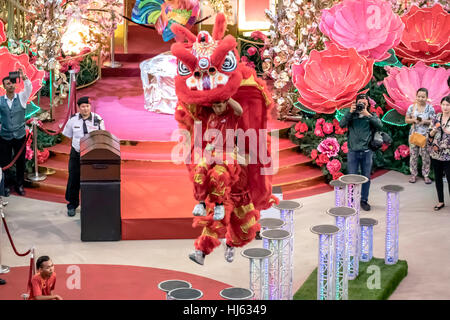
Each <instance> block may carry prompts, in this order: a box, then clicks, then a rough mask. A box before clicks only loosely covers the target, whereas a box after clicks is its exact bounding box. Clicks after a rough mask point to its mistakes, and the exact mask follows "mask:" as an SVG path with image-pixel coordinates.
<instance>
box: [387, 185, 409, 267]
mask: <svg viewBox="0 0 450 320" xmlns="http://www.w3.org/2000/svg"><path fill="white" fill-rule="evenodd" d="M381 190H383V191H384V192H386V241H385V243H386V247H385V255H384V263H385V264H396V263H397V261H398V233H399V226H398V222H399V213H400V192H401V191H403V190H404V188H403V187H401V186H396V185H387V186H383V187H381Z"/></svg>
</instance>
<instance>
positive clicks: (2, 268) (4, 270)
mask: <svg viewBox="0 0 450 320" xmlns="http://www.w3.org/2000/svg"><path fill="white" fill-rule="evenodd" d="M0 214H1V216H2V219H1V221H0V274H2V273H8V272H9V270H10V269H9V267H8V266H5V265H3V263H2V238H3V234H2V233H3V228H2V225H3V222H2V221H3V220H4V219H3V200H2V201H0Z"/></svg>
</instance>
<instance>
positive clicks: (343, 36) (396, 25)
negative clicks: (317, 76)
mask: <svg viewBox="0 0 450 320" xmlns="http://www.w3.org/2000/svg"><path fill="white" fill-rule="evenodd" d="M319 28H320V31H322V32H323V33H324V34H325V35H327V36H328V37H329V38H330V39H331V40H332V41H333V42H334V43H336V44H337V45H339V46H340V47H342V48H355V49H356V51H357V52H358V53H359V54H361V55H363V56H365V57H368V58H370V59H375V60H376V61H383V60H386V59H387V58H389V56H390V54H389V53H388V52H387V51H388V50H389V49H391V48H393V47H395V46H397V45H398V44H399V43H400V39H401V36H402V33H403V30H404V28H405V25H404V23H403V22H402V20H401V19H400V17H399V16H398V15H396V14H395V13H394V12H392V8H391V5H390V4H389V3H388V2H386V1H382V0H344V1H343V2H340V3H338V4H336V5H334V6H333V7H331V8H330V9H324V10H322V18H321V20H320V25H319Z"/></svg>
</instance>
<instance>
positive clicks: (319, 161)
mask: <svg viewBox="0 0 450 320" xmlns="http://www.w3.org/2000/svg"><path fill="white" fill-rule="evenodd" d="M328 161H330V158H328V156H327V155H326V154H324V153H321V154H319V156H318V157H317V159H316V163H317V165H318V166H319V167H321V166H323V165H324V164H327V163H328Z"/></svg>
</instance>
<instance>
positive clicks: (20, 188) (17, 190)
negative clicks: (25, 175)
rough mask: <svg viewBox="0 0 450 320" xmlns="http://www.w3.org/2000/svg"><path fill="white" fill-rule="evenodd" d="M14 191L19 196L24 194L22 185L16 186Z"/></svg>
mask: <svg viewBox="0 0 450 320" xmlns="http://www.w3.org/2000/svg"><path fill="white" fill-rule="evenodd" d="M16 192H17V194H18V195H20V196H24V195H25V190H24V189H23V186H19V187H16Z"/></svg>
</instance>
